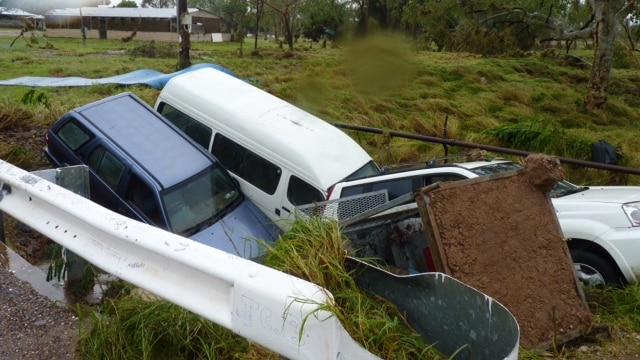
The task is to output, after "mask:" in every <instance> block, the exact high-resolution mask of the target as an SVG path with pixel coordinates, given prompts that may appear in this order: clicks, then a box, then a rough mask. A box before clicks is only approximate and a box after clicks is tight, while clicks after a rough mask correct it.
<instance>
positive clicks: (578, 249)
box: [325, 160, 640, 285]
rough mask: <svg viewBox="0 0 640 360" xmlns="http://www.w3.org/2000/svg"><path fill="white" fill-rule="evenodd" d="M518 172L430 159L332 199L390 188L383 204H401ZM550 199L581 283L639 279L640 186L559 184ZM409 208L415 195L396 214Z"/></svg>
mask: <svg viewBox="0 0 640 360" xmlns="http://www.w3.org/2000/svg"><path fill="white" fill-rule="evenodd" d="M518 168H521V165H520V164H518V163H515V162H511V161H505V160H486V161H472V162H461V163H450V164H438V163H437V161H430V162H429V163H427V166H426V167H423V168H419V169H415V168H414V169H410V170H404V171H395V172H388V173H386V174H383V175H378V176H371V177H367V178H361V179H357V180H351V181H345V182H341V183H338V184H336V185H335V186H334V187H333V188H332V190H331V192H330V194H329V197H328V200H329V201H335V199H344V198H345V197H351V196H355V195H361V194H366V193H374V192H378V193H380V190H386V194H387V197H388V198H385V199H384V200H383V201H391V200H394V199H396V200H399V198H400V197H401V196H403V195H406V194H408V193H413V191H415V190H418V189H420V188H422V187H425V186H427V185H430V184H433V183H436V182H439V181H455V180H461V179H469V178H474V177H478V176H484V175H489V174H495V173H500V172H504V171H509V170H515V169H518ZM551 197H552V202H553V206H554V208H555V210H556V214H557V216H558V220H559V223H560V226H561V228H562V232H563V235H564V237H565V238H567V239H568V240H570V241H568V242H567V245H568V247H569V250H570V251H571V256H572V258H573V261H574V265H575V269H576V274H577V276H578V278H579V279H580V281H582V282H583V283H584V284H587V285H594V284H601V283H603V282H604V283H607V284H610V285H623V284H625V283H632V282H636V281H637V279H638V277H640V187H637V186H597V187H596V186H593V187H580V186H576V185H574V184H571V183H569V182H567V181H561V182H559V183H557V184H556V186H555V188H554V189H553V191H552V192H551ZM343 205H346V204H343ZM343 205H340V206H338V207H334V209H338V210H335V211H334V212H333V213H332V214H330V215H331V216H332V217H334V218H338V219H341V220H342V219H344V217H345V215H344V214H345V213H349V211H348V210H349V209H348V208H346V207H344V206H343ZM411 207H417V205H416V203H415V200H414V199H413V198H412V197H411V198H410V199H407V201H406V202H404V203H403V204H400V205H399V206H397V207H395V208H394V209H392V210H394V211H398V210H399V209H402V208H405V209H406V208H411ZM357 211H358V212H360V211H362V209H359V210H357ZM352 214H353V213H352ZM326 215H327V214H326V213H325V216H326Z"/></svg>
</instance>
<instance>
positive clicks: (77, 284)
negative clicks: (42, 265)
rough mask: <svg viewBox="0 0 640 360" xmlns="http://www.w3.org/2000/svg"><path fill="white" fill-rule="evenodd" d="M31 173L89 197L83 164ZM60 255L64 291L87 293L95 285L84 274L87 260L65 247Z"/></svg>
mask: <svg viewBox="0 0 640 360" xmlns="http://www.w3.org/2000/svg"><path fill="white" fill-rule="evenodd" d="M32 174H34V175H36V176H38V177H41V178H43V179H45V180H48V181H50V182H52V183H54V184H57V185H60V186H62V187H63V188H65V189H67V190H70V191H73V192H74V193H76V194H78V195H81V196H83V197H85V198H89V168H88V167H87V166H85V165H78V166H68V167H63V168H58V169H47V170H40V171H34V172H32ZM61 256H62V259H63V261H64V263H65V265H64V266H65V267H66V276H65V282H64V284H65V291H66V292H67V293H68V294H70V295H72V296H74V297H82V296H86V295H88V293H89V292H90V291H91V290H92V289H93V287H94V285H95V279H94V278H93V277H92V275H85V269H86V268H87V266H90V264H89V262H87V261H86V260H85V259H83V258H81V257H80V256H78V255H77V254H75V253H73V252H71V251H69V250H67V249H64V250H62V254H61ZM88 276H91V278H90V279H88V278H87V277H88Z"/></svg>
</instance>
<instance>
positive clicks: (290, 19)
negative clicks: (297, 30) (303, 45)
mask: <svg viewBox="0 0 640 360" xmlns="http://www.w3.org/2000/svg"><path fill="white" fill-rule="evenodd" d="M300 1H301V0H265V5H267V6H268V7H270V8H271V9H273V11H275V12H276V13H277V14H278V16H279V17H280V21H281V22H282V29H283V30H284V39H285V41H286V42H287V45H288V47H289V50H293V41H294V38H295V35H296V34H294V26H295V20H296V18H297V17H298V6H300Z"/></svg>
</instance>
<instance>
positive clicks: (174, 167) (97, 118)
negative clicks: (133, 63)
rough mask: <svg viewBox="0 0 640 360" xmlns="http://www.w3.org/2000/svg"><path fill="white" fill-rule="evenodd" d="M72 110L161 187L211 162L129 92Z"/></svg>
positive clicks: (190, 174) (209, 164)
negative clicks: (145, 171)
mask: <svg viewBox="0 0 640 360" xmlns="http://www.w3.org/2000/svg"><path fill="white" fill-rule="evenodd" d="M74 112H76V113H78V114H80V115H81V116H82V117H83V118H84V119H85V120H86V121H87V122H89V123H90V124H91V125H93V127H94V128H96V129H98V130H99V131H101V132H102V134H103V135H104V137H106V138H108V139H109V140H110V141H111V142H112V143H113V144H114V145H115V146H117V147H118V148H119V150H120V151H122V152H123V153H125V154H127V155H128V156H129V158H130V160H131V161H134V162H136V163H137V164H138V165H139V166H141V167H142V168H143V169H145V170H147V171H148V172H149V175H151V176H153V177H155V178H156V180H157V181H158V182H159V183H160V185H162V186H163V187H164V188H167V187H170V186H172V185H175V184H177V183H179V182H181V181H182V180H184V179H185V177H186V176H187V177H188V176H192V175H195V174H197V173H199V172H200V171H202V170H203V169H205V168H207V167H209V166H211V165H212V164H213V159H212V158H211V157H209V156H208V154H207V153H206V152H204V151H202V150H200V149H199V148H198V147H197V145H195V144H192V143H191V142H190V140H187V139H186V137H185V136H183V135H182V134H181V133H180V132H179V131H178V130H176V129H174V128H173V125H171V124H170V123H169V122H168V121H163V119H162V118H161V117H162V116H161V115H160V114H158V113H157V112H156V111H155V110H153V108H151V107H150V106H149V105H148V104H146V103H145V102H143V101H142V100H140V99H139V98H138V97H136V96H135V95H134V94H132V93H128V92H127V93H122V94H118V95H115V96H111V97H108V98H106V99H103V100H100V101H96V102H94V103H91V104H88V105H85V106H82V107H80V108H77V109H75V110H74Z"/></svg>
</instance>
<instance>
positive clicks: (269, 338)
mask: <svg viewBox="0 0 640 360" xmlns="http://www.w3.org/2000/svg"><path fill="white" fill-rule="evenodd" d="M0 210H2V211H4V212H6V213H7V214H9V215H11V216H12V217H14V218H16V219H17V220H19V221H21V222H23V223H25V224H26V225H28V226H30V227H32V228H33V229H34V230H36V231H38V232H39V233H41V234H43V235H45V236H47V237H49V238H51V239H52V240H54V241H55V242H57V243H59V244H60V245H62V246H64V247H65V248H67V249H69V250H71V251H73V252H74V253H76V254H78V255H79V256H81V257H83V258H84V259H85V260H87V261H89V262H91V263H92V264H94V265H96V266H98V267H99V268H101V269H103V270H104V271H106V272H109V273H111V274H113V275H115V276H117V277H119V278H121V279H123V280H125V281H128V282H130V283H132V284H134V285H136V286H139V287H141V288H144V289H146V290H148V291H150V292H152V293H154V294H156V295H158V296H160V297H162V298H164V299H166V300H168V301H171V302H172V303H175V304H177V305H179V306H181V307H183V308H185V309H188V310H190V311H192V312H194V313H196V314H199V315H201V316H203V317H205V318H207V319H209V320H211V321H213V322H215V323H217V324H219V325H221V326H224V327H225V328H227V329H230V330H231V331H233V332H235V333H237V334H239V335H241V336H243V337H245V338H247V339H249V340H251V341H253V342H256V343H258V344H260V345H262V346H264V347H266V348H268V349H271V350H273V351H275V352H278V353H279V354H281V355H283V356H285V357H287V358H291V359H378V358H377V357H376V356H374V355H373V354H371V353H369V352H368V351H366V350H365V349H364V348H362V347H361V346H360V345H359V344H358V343H357V342H355V341H354V340H353V339H352V338H351V337H350V336H349V335H348V334H347V332H346V331H345V330H344V328H343V327H342V324H341V323H340V322H339V321H338V320H337V319H336V318H335V317H333V316H332V314H331V313H329V312H327V311H323V310H319V307H320V305H321V304H325V303H327V302H330V301H332V299H331V294H330V293H329V292H328V291H326V290H325V289H323V288H321V287H319V286H317V285H315V284H312V283H310V282H308V281H305V280H302V279H299V278H296V277H293V276H291V275H288V274H285V273H282V272H279V271H277V270H275V269H272V268H269V267H266V266H263V265H260V264H258V263H255V262H252V261H249V260H245V259H243V258H240V257H237V256H235V255H231V254H227V253H225V252H222V251H220V250H217V249H214V248H212V247H209V246H206V245H203V244H200V243H197V242H194V241H192V240H190V239H187V238H184V237H181V236H179V235H175V234H172V233H169V232H167V231H164V230H162V229H159V228H156V227H152V226H149V225H146V224H143V223H140V222H137V221H134V220H131V219H129V218H126V217H123V216H121V215H119V214H116V213H114V212H112V211H110V210H107V209H105V208H103V207H101V206H99V205H97V204H96V203H93V202H91V201H89V200H87V199H85V198H83V197H82V196H80V195H77V194H74V193H73V192H71V191H68V190H66V189H64V188H62V187H60V186H58V185H56V184H54V183H52V182H50V181H47V180H44V179H42V178H40V177H38V176H36V175H33V174H30V173H29V172H27V171H25V170H23V169H20V168H18V167H16V166H14V165H11V164H9V163H7V162H5V161H2V160H0Z"/></svg>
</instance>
